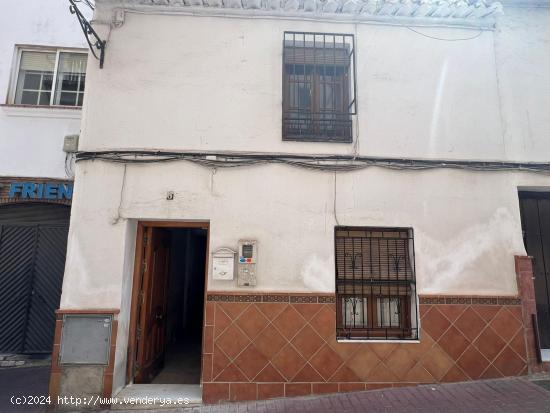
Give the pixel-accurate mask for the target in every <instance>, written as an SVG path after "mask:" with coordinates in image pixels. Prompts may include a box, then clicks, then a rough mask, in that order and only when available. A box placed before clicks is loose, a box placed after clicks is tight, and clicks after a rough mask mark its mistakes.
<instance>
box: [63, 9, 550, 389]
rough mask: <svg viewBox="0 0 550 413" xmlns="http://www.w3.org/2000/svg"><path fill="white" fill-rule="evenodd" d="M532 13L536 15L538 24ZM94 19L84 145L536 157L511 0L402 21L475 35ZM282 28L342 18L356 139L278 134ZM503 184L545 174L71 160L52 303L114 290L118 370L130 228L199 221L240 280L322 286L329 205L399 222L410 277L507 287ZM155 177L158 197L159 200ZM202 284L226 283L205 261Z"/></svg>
mask: <svg viewBox="0 0 550 413" xmlns="http://www.w3.org/2000/svg"><path fill="white" fill-rule="evenodd" d="M534 14H536V16H535V15H534ZM100 17H101V18H100V20H104V19H105V16H100ZM532 19H533V20H532ZM531 20H532V21H533V24H534V25H536V26H537V27H540V30H538V31H537V33H536V35H533V33H532V31H531V29H530V28H531V26H532V24H531ZM99 23H101V22H98V24H97V28H98V30H101V31H102V33H104V34H105V35H106V36H107V35H108V37H109V39H110V40H109V45H108V49H107V56H106V63H105V67H104V69H102V70H99V69H98V65H97V64H93V63H94V62H93V61H92V64H91V65H89V66H88V84H89V85H90V84H91V87H89V89H88V96H87V103H86V105H85V108H84V113H83V135H82V139H81V149H82V150H103V149H138V148H143V149H165V150H217V151H219V150H233V151H254V152H291V153H354V151H356V153H358V154H361V155H365V156H391V157H406V158H411V157H418V158H454V159H476V160H479V159H485V160H526V161H535V160H538V161H548V159H549V157H548V154H549V153H550V140H548V139H547V134H548V130H549V128H548V126H549V125H548V122H550V120H549V118H548V116H546V115H545V110H546V109H547V108H548V107H549V103H550V101H549V99H550V98H549V96H550V94H548V93H547V85H548V82H549V81H550V73H546V72H544V71H543V69H542V68H543V67H544V66H546V67H548V59H549V57H548V44H550V31H549V29H547V27H543V26H544V25H545V24H546V26H548V24H547V23H550V13H549V11H548V10H547V9H540V10H537V11H536V12H535V11H529V10H524V9H513V10H512V12H511V13H509V15H507V16H505V17H503V18H501V19H500V22H499V26H498V30H497V31H496V32H495V33H493V32H490V31H483V32H481V33H479V32H478V31H475V30H462V29H457V28H453V29H450V28H421V29H420V28H419V29H418V30H420V31H422V32H423V33H424V34H428V35H431V36H436V37H439V38H446V39H453V38H454V39H456V38H470V37H474V38H472V39H471V40H465V41H444V40H434V39H430V38H428V37H425V36H422V35H419V34H417V33H413V32H412V31H410V30H409V29H407V28H404V27H390V26H380V25H367V24H358V25H353V24H349V23H345V24H344V23H341V24H336V23H332V24H329V23H326V22H317V23H315V22H304V21H302V22H300V21H295V20H281V19H273V20H261V19H255V20H249V19H235V18H231V19H229V18H225V19H224V18H214V17H191V16H161V15H142V14H132V13H127V14H126V17H125V22H124V24H123V25H122V27H120V28H112V29H111V30H108V29H107V27H106V26H105V25H102V24H99ZM284 30H296V31H308V30H312V31H317V32H342V33H354V34H355V35H356V47H357V68H358V70H357V81H358V89H357V94H358V116H357V117H356V119H355V120H354V122H355V125H354V126H355V127H354V133H355V134H356V140H355V142H356V144H355V145H354V144H322V143H295V142H282V140H281V125H280V119H281V44H282V36H283V31H284ZM508 45H509V47H508ZM519 60H521V62H520V61H519ZM539 65H540V67H536V68H534V66H539ZM525 88H528V89H529V90H528V91H527V90H524V89H525ZM525 113H528V115H529V116H526V115H525ZM335 179H336V185H335ZM518 187H522V188H525V187H538V188H539V189H540V188H550V177H549V176H548V175H542V174H535V173H525V172H522V173H520V172H472V171H461V170H441V169H440V170H431V171H395V170H388V169H381V168H377V167H372V168H369V169H366V170H362V171H358V172H353V173H340V174H337V176H336V178H335V175H334V174H333V173H323V172H312V171H304V170H302V169H296V168H292V167H289V166H285V165H262V166H256V167H250V168H236V169H230V170H224V169H218V170H217V171H215V173H214V171H212V170H210V169H207V168H203V167H201V166H197V165H194V164H190V163H186V162H173V163H165V164H153V165H128V166H126V171H125V167H124V166H123V165H120V164H109V163H105V162H101V161H94V162H82V163H78V164H77V178H76V187H75V199H74V203H73V210H72V218H71V229H70V235H69V247H68V257H67V264H66V273H65V279H64V285H63V295H62V301H61V306H62V307H63V308H99V307H114V308H119V307H120V308H121V315H120V317H121V320H123V321H122V322H121V329H120V331H119V334H121V336H120V337H121V338H120V339H119V341H118V343H119V344H118V346H117V366H118V367H117V369H116V371H115V384H114V388H115V389H116V388H119V387H120V386H121V385H123V384H124V372H123V371H124V369H123V366H124V360H125V354H126V344H127V343H126V339H125V337H126V336H125V334H127V317H128V312H129V303H130V301H129V300H130V294H131V291H130V280H131V277H132V275H131V274H132V269H133V251H134V246H135V228H136V223H137V222H138V221H139V220H145V219H146V220H155V219H157V220H200V221H209V222H210V251H211V252H212V251H214V250H216V249H217V248H219V247H231V248H236V246H237V241H238V240H239V239H241V238H255V239H257V240H258V248H259V258H258V260H259V261H258V268H257V270H258V285H257V287H255V288H247V289H243V291H245V290H247V291H250V290H256V291H290V292H299V291H308V292H311V291H318V292H332V291H334V254H333V248H334V246H333V242H334V241H333V237H334V226H335V225H336V224H337V223H339V224H340V225H357V226H361V225H365V226H368V225H374V226H402V227H412V228H413V229H414V234H415V251H416V270H417V282H418V284H417V285H418V292H419V293H421V294H476V295H513V294H516V293H517V287H516V279H515V272H514V262H513V256H514V255H516V254H519V255H523V254H525V250H524V246H523V242H522V234H521V223H520V215H519V205H518V196H517V190H518ZM335 190H336V194H337V201H336V209H334V193H335ZM167 191H174V192H175V194H176V196H175V199H174V200H172V201H167V200H166V192H167ZM208 289H209V290H227V291H231V290H238V289H239V288H238V287H237V286H236V281H231V282H222V281H216V282H214V281H213V280H212V279H211V274H210V275H209V280H208Z"/></svg>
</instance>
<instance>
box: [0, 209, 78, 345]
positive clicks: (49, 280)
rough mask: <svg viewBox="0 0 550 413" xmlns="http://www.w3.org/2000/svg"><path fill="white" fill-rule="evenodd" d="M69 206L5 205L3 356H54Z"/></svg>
mask: <svg viewBox="0 0 550 413" xmlns="http://www.w3.org/2000/svg"><path fill="white" fill-rule="evenodd" d="M70 210H71V209H70V207H68V206H64V205H48V204H12V205H2V206H0V286H1V287H0V353H27V354H29V353H51V351H52V345H53V335H54V330H55V310H56V309H58V308H59V300H60V297H61V285H62V283H63V272H64V268H65V254H66V251H67V236H68V232H69V217H70Z"/></svg>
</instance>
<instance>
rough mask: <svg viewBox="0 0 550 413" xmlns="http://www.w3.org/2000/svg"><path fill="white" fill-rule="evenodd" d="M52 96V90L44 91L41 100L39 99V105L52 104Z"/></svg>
mask: <svg viewBox="0 0 550 413" xmlns="http://www.w3.org/2000/svg"><path fill="white" fill-rule="evenodd" d="M50 96H51V93H50V92H42V93H41V94H40V101H39V103H38V104H39V105H49V104H50Z"/></svg>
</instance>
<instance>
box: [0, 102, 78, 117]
mask: <svg viewBox="0 0 550 413" xmlns="http://www.w3.org/2000/svg"><path fill="white" fill-rule="evenodd" d="M0 107H1V108H2V112H4V113H5V114H6V116H19V117H27V118H28V117H31V118H58V119H80V117H81V115H82V108H81V107H80V106H33V105H9V104H3V105H0Z"/></svg>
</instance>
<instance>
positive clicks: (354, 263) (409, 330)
mask: <svg viewBox="0 0 550 413" xmlns="http://www.w3.org/2000/svg"><path fill="white" fill-rule="evenodd" d="M335 258H336V259H335V264H336V302H337V305H336V313H337V336H338V337H339V338H344V339H351V340H353V339H369V340H377V339H378V340H388V339H399V340H414V339H417V338H418V309H417V302H416V279H415V272H414V243H413V232H412V229H409V228H372V227H336V229H335Z"/></svg>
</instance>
